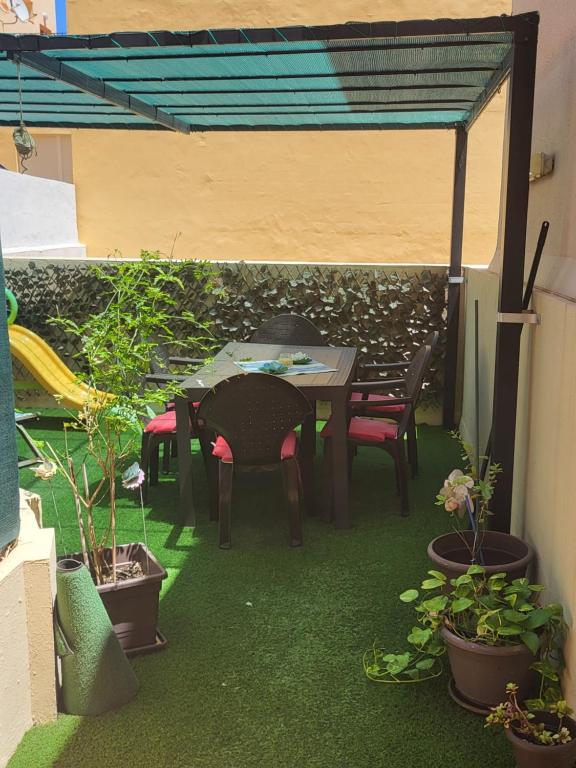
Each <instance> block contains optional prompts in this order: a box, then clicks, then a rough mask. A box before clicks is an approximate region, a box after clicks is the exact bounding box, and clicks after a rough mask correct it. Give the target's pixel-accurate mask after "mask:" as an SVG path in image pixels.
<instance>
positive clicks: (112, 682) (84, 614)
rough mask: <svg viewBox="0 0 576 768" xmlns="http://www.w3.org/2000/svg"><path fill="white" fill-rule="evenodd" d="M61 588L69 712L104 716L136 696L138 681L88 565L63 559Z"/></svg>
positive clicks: (59, 620)
mask: <svg viewBox="0 0 576 768" xmlns="http://www.w3.org/2000/svg"><path fill="white" fill-rule="evenodd" d="M56 586H57V598H56V615H55V618H56V622H55V628H56V647H57V651H58V654H59V656H61V660H62V708H63V710H64V712H68V713H69V714H71V715H99V714H101V713H102V712H107V711H108V710H110V709H116V708H117V707H121V706H122V705H123V704H126V702H128V701H130V699H132V698H133V696H135V694H136V692H137V690H138V681H137V679H136V676H135V675H134V672H133V670H132V667H131V666H130V663H129V661H128V659H127V658H126V656H125V655H124V651H123V650H122V648H121V647H120V643H119V642H118V639H117V637H116V635H115V634H114V628H113V626H112V623H111V622H110V619H109V618H108V614H107V613H106V609H105V608H104V605H103V603H102V600H101V599H100V595H99V594H98V591H97V589H96V587H95V586H94V582H93V581H92V577H91V576H90V573H89V571H88V569H87V568H86V567H85V566H84V565H83V564H82V563H80V562H78V561H77V560H71V559H66V560H60V562H59V563H58V566H57V569H56Z"/></svg>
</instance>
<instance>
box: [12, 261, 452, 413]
mask: <svg viewBox="0 0 576 768" xmlns="http://www.w3.org/2000/svg"><path fill="white" fill-rule="evenodd" d="M213 267H214V270H215V273H216V282H217V285H218V290H217V291H215V292H214V293H213V294H212V295H211V296H210V298H209V300H208V301H206V298H205V297H204V296H201V291H200V290H199V287H198V284H197V283H196V282H195V281H194V279H193V276H192V270H190V272H189V273H188V272H187V271H186V270H185V272H184V281H185V289H184V291H183V292H181V295H180V296H179V297H178V301H179V305H180V306H182V307H186V308H188V309H190V310H193V311H194V312H195V314H196V316H197V318H198V319H199V320H203V321H210V322H211V324H212V332H213V334H214V335H215V337H216V340H217V343H220V344H221V343H225V342H226V341H229V340H245V339H248V338H249V337H250V336H251V334H252V332H253V331H254V330H255V329H256V328H258V327H259V326H260V325H261V323H262V322H263V321H264V320H266V319H267V318H269V317H271V316H273V315H275V314H279V313H282V312H294V313H297V314H302V315H305V316H306V317H308V318H309V319H310V320H312V322H313V323H314V324H315V325H316V326H317V327H318V328H319V329H320V330H321V331H322V333H323V334H325V336H326V338H327V340H328V342H329V343H330V344H333V345H336V346H355V347H357V348H358V350H359V352H360V356H361V359H364V360H370V361H377V362H392V361H396V360H398V359H403V358H407V357H409V356H410V355H411V353H412V352H413V351H414V350H415V349H416V348H417V346H418V345H419V344H420V343H421V341H422V339H423V338H424V337H425V336H426V334H427V333H428V332H429V331H430V330H432V329H438V330H439V331H440V343H439V345H438V350H437V353H436V355H435V359H434V361H433V365H432V371H431V374H430V377H429V384H428V386H427V389H426V391H425V393H424V397H423V404H424V405H437V404H439V402H441V397H442V384H443V358H444V348H445V324H446V323H445V320H446V288H447V272H446V269H445V268H442V267H431V268H425V267H403V266H401V265H398V266H397V265H393V266H381V267H380V266H377V267H376V266H375V267H368V266H348V265H342V266H334V265H322V264H318V265H305V264H274V263H269V264H248V263H243V262H240V263H216V264H214V265H213ZM109 268H110V269H113V262H110V267H109ZM187 277H188V279H187ZM6 282H7V285H8V287H9V288H10V289H11V290H12V291H13V292H14V294H15V295H16V296H17V298H18V302H19V307H20V311H19V316H18V321H17V322H18V323H19V324H20V325H23V326H25V327H26V328H29V329H31V330H32V331H34V332H35V333H37V334H39V335H40V336H41V337H42V338H43V339H44V340H45V341H47V342H48V343H49V344H50V345H51V346H52V347H53V348H54V349H55V351H56V352H57V353H58V354H59V355H60V356H61V357H62V358H63V359H64V360H65V362H66V363H67V364H68V365H69V366H70V367H72V368H74V369H78V368H79V367H81V366H82V361H81V359H80V358H77V357H76V355H77V353H78V352H79V349H78V347H77V344H78V342H77V340H76V339H70V338H69V337H67V336H66V335H65V334H64V333H63V331H62V330H61V329H60V328H58V327H57V326H53V325H50V324H49V323H48V318H49V317H51V316H54V315H56V314H58V313H60V314H61V315H63V316H65V317H69V318H72V319H81V318H83V317H84V316H85V314H86V313H87V312H93V311H96V310H98V309H99V308H100V307H102V298H101V289H102V286H101V285H100V282H99V279H98V278H97V277H96V276H95V275H94V274H93V272H91V270H90V262H89V261H83V262H65V261H60V262H55V263H50V262H44V261H37V262H23V261H16V260H13V261H9V262H7V264H6ZM175 330H176V333H178V327H177V323H176V324H175ZM15 375H16V377H20V371H19V370H18V369H16V368H15Z"/></svg>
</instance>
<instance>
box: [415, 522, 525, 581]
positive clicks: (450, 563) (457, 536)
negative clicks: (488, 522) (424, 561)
mask: <svg viewBox="0 0 576 768" xmlns="http://www.w3.org/2000/svg"><path fill="white" fill-rule="evenodd" d="M472 535H473V534H472V531H461V532H460V533H456V532H455V531H450V533H443V534H442V535H440V536H436V538H435V539H432V541H431V542H430V543H429V544H428V557H429V558H430V559H431V560H432V561H435V562H436V563H438V564H439V565H441V566H442V567H444V568H452V569H453V568H454V567H455V566H456V567H463V568H467V567H468V566H467V565H466V563H460V562H457V561H455V560H448V559H447V558H445V557H444V556H443V555H441V554H440V553H439V552H437V550H436V546H437V544H438V542H440V541H446V540H447V539H450V540H454V541H456V542H458V541H460V540H461V537H462V536H464V538H471V537H472ZM496 538H497V539H499V540H508V541H512V540H514V541H515V542H520V544H522V546H524V547H525V549H526V553H525V554H524V555H523V556H522V557H519V558H516V559H515V560H514V559H513V560H509V561H508V562H506V563H500V564H499V565H486V566H484V567H485V569H486V572H487V573H498V572H499V570H501V569H502V568H510V567H511V566H514V568H515V569H516V568H520V567H523V566H526V567H527V566H528V564H529V563H530V562H531V561H532V559H533V558H534V549H533V548H532V545H531V544H529V543H528V542H527V541H525V540H524V539H521V538H520V537H519V536H514V535H513V534H512V533H502V532H501V531H486V532H485V533H484V546H485V547H487V548H488V549H489V548H490V543H489V542H490V539H496Z"/></svg>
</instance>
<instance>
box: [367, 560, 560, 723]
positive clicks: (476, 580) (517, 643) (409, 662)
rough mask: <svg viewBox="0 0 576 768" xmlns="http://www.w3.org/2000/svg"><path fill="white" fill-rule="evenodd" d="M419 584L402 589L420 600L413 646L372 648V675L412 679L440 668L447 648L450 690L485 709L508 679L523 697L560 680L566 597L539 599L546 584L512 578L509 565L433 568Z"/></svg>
mask: <svg viewBox="0 0 576 768" xmlns="http://www.w3.org/2000/svg"><path fill="white" fill-rule="evenodd" d="M429 576H430V578H428V579H426V580H425V581H424V582H423V583H422V589H423V590H424V592H425V593H426V594H425V597H424V599H421V598H420V593H419V592H418V590H416V589H409V590H407V591H406V592H403V593H402V595H400V599H401V600H402V601H403V602H406V603H414V604H415V610H416V614H417V617H418V626H416V627H413V628H412V631H411V632H410V634H409V635H408V642H409V643H410V645H411V646H412V649H411V650H408V651H405V652H404V653H401V654H391V653H387V652H385V651H383V650H381V649H378V648H374V649H372V651H371V652H369V653H367V654H366V655H365V657H364V668H365V671H366V674H367V676H368V677H369V678H370V679H372V680H377V681H379V682H398V683H401V682H414V681H419V680H424V679H427V678H429V677H435V676H437V675H438V674H440V672H441V665H440V661H439V660H440V657H441V656H442V655H443V654H445V653H447V655H448V661H449V664H450V668H451V671H452V676H453V683H452V685H451V694H452V696H453V698H455V699H456V700H457V701H458V703H460V704H461V705H462V706H466V707H467V708H469V709H472V710H473V711H486V710H487V709H488V708H489V707H493V706H495V705H496V704H498V702H499V701H500V698H501V695H502V691H503V690H504V688H505V686H506V683H507V682H508V681H509V680H510V679H513V680H515V681H516V682H517V685H518V688H519V691H520V695H521V697H522V698H526V697H528V696H531V695H533V693H534V692H535V691H536V688H537V684H538V677H540V681H541V695H543V693H542V692H543V691H544V692H545V690H546V689H547V688H548V687H550V686H556V685H557V680H558V673H559V670H560V668H561V666H562V654H561V645H562V641H563V637H564V627H565V625H564V620H563V611H562V607H561V606H560V605H557V604H555V603H550V604H548V605H541V604H540V602H539V599H538V598H539V595H540V593H541V592H542V590H543V589H544V587H543V586H542V585H540V584H529V583H528V580H527V579H514V580H513V581H508V580H507V579H506V575H505V574H503V573H497V574H491V575H488V574H487V573H486V570H485V569H484V568H482V567H481V566H478V565H474V566H470V567H469V568H468V571H467V573H465V574H462V575H461V576H459V577H458V578H456V579H451V580H450V581H447V579H446V576H445V575H444V574H443V573H441V572H439V571H429Z"/></svg>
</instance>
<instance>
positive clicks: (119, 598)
mask: <svg viewBox="0 0 576 768" xmlns="http://www.w3.org/2000/svg"><path fill="white" fill-rule="evenodd" d="M70 557H72V558H74V559H75V560H78V561H79V562H83V560H82V553H76V554H74V555H70ZM106 560H107V561H108V562H111V560H112V550H111V549H110V550H107V551H106ZM116 560H117V562H118V563H126V562H129V561H135V562H138V563H140V565H141V566H142V570H143V571H144V574H145V575H144V576H140V577H138V578H136V579H128V580H126V581H118V582H117V583H116V584H100V585H96V589H97V590H98V593H99V594H100V597H101V599H102V602H103V603H104V606H105V608H106V611H107V612H108V616H109V617H110V621H111V622H112V624H113V625H114V631H115V633H116V637H117V638H118V640H119V641H120V645H121V646H122V648H123V649H124V650H125V651H126V652H128V653H129V654H130V653H132V654H134V653H135V652H138V651H139V652H146V651H150V650H154V649H155V648H158V647H162V645H163V644H165V641H163V642H161V641H159V639H158V630H157V627H156V625H157V623H158V606H159V603H160V588H161V586H162V581H163V580H164V579H165V578H166V576H167V575H168V574H167V573H166V571H165V570H164V568H163V567H162V566H161V565H160V563H159V562H158V560H156V558H155V557H154V555H153V554H152V553H151V552H150V551H149V550H147V549H146V547H145V545H144V544H124V545H122V546H119V547H117V548H116Z"/></svg>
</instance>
